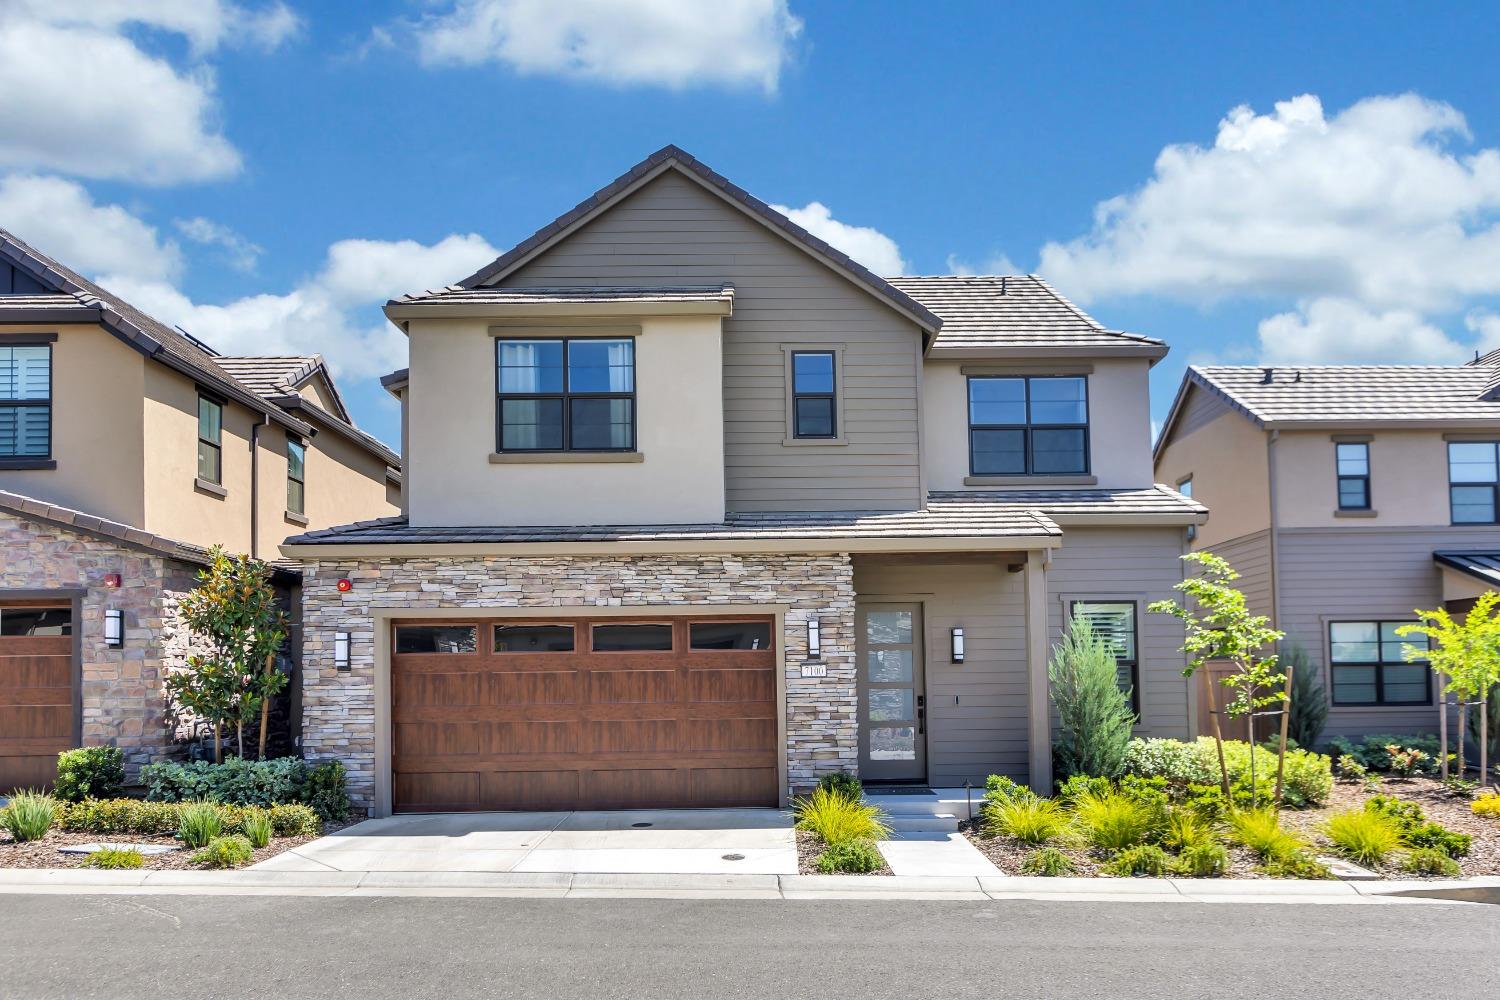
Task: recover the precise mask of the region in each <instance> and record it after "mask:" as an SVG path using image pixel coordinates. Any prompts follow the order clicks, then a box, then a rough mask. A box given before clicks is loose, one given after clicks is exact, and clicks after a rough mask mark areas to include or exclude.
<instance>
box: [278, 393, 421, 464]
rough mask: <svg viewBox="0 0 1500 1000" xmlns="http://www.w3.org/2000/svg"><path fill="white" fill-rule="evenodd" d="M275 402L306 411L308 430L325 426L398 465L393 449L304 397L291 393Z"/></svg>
mask: <svg viewBox="0 0 1500 1000" xmlns="http://www.w3.org/2000/svg"><path fill="white" fill-rule="evenodd" d="M277 402H278V403H280V404H281V405H282V406H285V407H286V408H287V409H290V410H297V411H298V412H301V413H306V414H307V416H308V418H309V422H308V423H307V424H306V425H305V426H306V427H307V428H308V429H309V430H312V429H314V428H313V425H314V424H316V425H317V427H318V428H319V429H325V428H326V429H327V430H329V431H332V432H333V433H334V434H337V435H338V436H339V437H342V438H345V439H346V440H348V441H350V442H351V443H353V444H355V445H358V446H359V447H360V448H363V449H364V450H365V451H366V452H368V453H369V454H371V455H374V456H375V457H376V458H378V459H380V460H381V461H382V462H385V463H386V464H387V465H392V464H395V465H397V466H399V465H400V463H401V456H399V455H397V454H396V453H395V452H394V451H392V450H391V449H389V448H386V447H385V446H384V445H381V446H380V447H376V446H375V445H374V444H372V443H371V442H370V440H369V439H367V438H366V437H364V436H363V435H362V434H361V433H360V432H359V431H358V430H357V429H355V428H353V427H350V426H349V425H346V424H345V423H344V422H343V421H341V420H339V419H338V418H337V417H336V416H334V415H333V414H331V413H328V412H326V411H324V410H323V409H322V408H321V407H319V406H317V405H316V404H314V403H312V402H310V401H308V400H306V399H303V398H302V397H301V396H299V395H297V394H296V393H292V394H291V395H287V396H278V397H277Z"/></svg>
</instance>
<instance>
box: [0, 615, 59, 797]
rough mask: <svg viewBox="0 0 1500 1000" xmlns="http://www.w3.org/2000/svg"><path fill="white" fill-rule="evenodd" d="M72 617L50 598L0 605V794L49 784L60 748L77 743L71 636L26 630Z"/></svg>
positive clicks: (43, 628) (42, 628) (54, 626)
mask: <svg viewBox="0 0 1500 1000" xmlns="http://www.w3.org/2000/svg"><path fill="white" fill-rule="evenodd" d="M39 612H40V614H39ZM72 618H73V613H72V610H71V608H69V607H67V606H66V605H65V604H64V605H56V604H54V603H53V602H51V601H21V602H6V603H5V604H3V605H0V795H4V794H6V793H7V792H10V791H12V790H14V789H17V788H44V787H47V786H50V785H51V784H52V781H53V779H54V778H55V777H56V776H57V755H58V753H60V752H61V751H63V750H67V749H69V748H71V747H73V746H74V745H76V744H75V742H74V741H75V740H76V739H77V736H76V734H75V732H74V727H75V726H76V724H77V722H78V715H77V713H78V709H77V706H76V703H75V698H76V691H75V688H74V685H75V684H76V683H77V678H76V675H75V669H74V661H73V636H72V635H53V634H42V635H33V634H30V633H32V632H35V631H38V630H40V631H43V632H47V631H50V630H56V629H58V628H71V625H72Z"/></svg>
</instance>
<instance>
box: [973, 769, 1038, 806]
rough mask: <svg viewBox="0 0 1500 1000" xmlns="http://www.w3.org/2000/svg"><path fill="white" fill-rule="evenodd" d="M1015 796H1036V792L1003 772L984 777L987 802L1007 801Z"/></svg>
mask: <svg viewBox="0 0 1500 1000" xmlns="http://www.w3.org/2000/svg"><path fill="white" fill-rule="evenodd" d="M1015 798H1036V793H1035V792H1033V791H1032V790H1031V789H1030V788H1028V787H1027V786H1025V785H1022V784H1017V783H1016V782H1014V781H1012V780H1010V779H1009V778H1007V777H1006V776H1005V775H1003V774H992V775H990V776H989V777H988V778H985V779H984V800H985V802H1006V801H1009V800H1010V799H1015Z"/></svg>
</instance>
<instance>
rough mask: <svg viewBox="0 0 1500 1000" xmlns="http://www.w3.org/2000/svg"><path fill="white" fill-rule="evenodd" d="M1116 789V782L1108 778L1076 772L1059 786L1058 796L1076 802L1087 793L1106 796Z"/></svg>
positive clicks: (1063, 799) (1065, 800) (1066, 800)
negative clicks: (1093, 776)
mask: <svg viewBox="0 0 1500 1000" xmlns="http://www.w3.org/2000/svg"><path fill="white" fill-rule="evenodd" d="M1022 787H1024V786H1022ZM1114 790H1115V783H1114V782H1113V781H1110V780H1109V779H1108V778H1091V777H1089V776H1088V775H1086V774H1075V775H1073V776H1072V777H1071V778H1069V779H1067V780H1066V781H1064V782H1062V783H1061V784H1060V785H1058V786H1057V797H1058V798H1059V799H1061V800H1062V801H1063V802H1076V801H1077V800H1079V799H1081V798H1083V796H1085V795H1094V796H1105V795H1108V794H1110V793H1111V792H1113V791H1114Z"/></svg>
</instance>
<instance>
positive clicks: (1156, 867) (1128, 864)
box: [1104, 844, 1172, 877]
mask: <svg viewBox="0 0 1500 1000" xmlns="http://www.w3.org/2000/svg"><path fill="white" fill-rule="evenodd" d="M1104 870H1105V871H1107V872H1109V873H1110V874H1111V875H1119V876H1121V877H1127V876H1130V875H1154V876H1158V877H1159V876H1162V875H1166V874H1167V873H1168V872H1170V871H1171V870H1172V859H1171V858H1170V857H1169V856H1168V855H1167V852H1166V851H1164V850H1162V849H1161V848H1160V847H1158V846H1156V845H1155V844H1137V845H1136V846H1134V847H1127V848H1125V850H1123V851H1121V852H1120V853H1119V854H1117V855H1115V857H1114V859H1113V860H1112V861H1110V862H1109V863H1108V864H1106V865H1105V866H1104Z"/></svg>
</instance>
